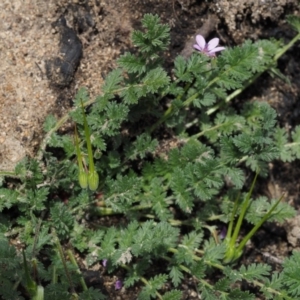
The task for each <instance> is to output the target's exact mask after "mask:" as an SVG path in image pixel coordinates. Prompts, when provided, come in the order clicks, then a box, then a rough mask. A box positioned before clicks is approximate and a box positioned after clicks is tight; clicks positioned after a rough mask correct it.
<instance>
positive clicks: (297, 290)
mask: <svg viewBox="0 0 300 300" xmlns="http://www.w3.org/2000/svg"><path fill="white" fill-rule="evenodd" d="M283 268H284V269H283V278H282V279H283V283H284V285H285V286H287V288H288V293H289V295H291V296H292V297H295V299H297V298H299V297H300V274H299V270H300V252H297V251H293V255H292V256H291V257H289V258H286V259H285V260H284V262H283Z"/></svg>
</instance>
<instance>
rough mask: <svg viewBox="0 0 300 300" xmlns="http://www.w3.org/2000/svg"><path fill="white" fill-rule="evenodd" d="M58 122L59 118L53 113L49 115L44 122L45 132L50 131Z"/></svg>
mask: <svg viewBox="0 0 300 300" xmlns="http://www.w3.org/2000/svg"><path fill="white" fill-rule="evenodd" d="M56 122H57V120H56V118H55V117H54V116H53V115H48V116H47V117H46V120H45V122H44V130H45V132H49V131H50V130H51V129H53V128H54V127H55V125H56Z"/></svg>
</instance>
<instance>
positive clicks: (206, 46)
mask: <svg viewBox="0 0 300 300" xmlns="http://www.w3.org/2000/svg"><path fill="white" fill-rule="evenodd" d="M196 42H197V44H195V45H194V48H195V49H196V50H198V51H200V52H202V53H204V54H206V55H208V56H212V57H215V56H216V54H215V53H216V52H219V51H222V50H224V49H225V47H217V46H218V44H219V39H218V38H214V39H212V40H210V41H209V42H208V43H206V42H205V39H204V37H203V36H202V35H201V34H198V35H197V36H196Z"/></svg>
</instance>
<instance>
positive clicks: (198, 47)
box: [193, 44, 203, 52]
mask: <svg viewBox="0 0 300 300" xmlns="http://www.w3.org/2000/svg"><path fill="white" fill-rule="evenodd" d="M193 47H194V48H195V49H197V50H199V51H201V52H202V51H203V49H202V48H200V46H199V45H198V44H195V45H194V46H193Z"/></svg>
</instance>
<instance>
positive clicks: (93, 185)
mask: <svg viewBox="0 0 300 300" xmlns="http://www.w3.org/2000/svg"><path fill="white" fill-rule="evenodd" d="M88 182H89V188H90V190H91V191H96V190H97V188H98V185H99V175H98V173H97V172H96V171H93V172H89V177H88Z"/></svg>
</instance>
